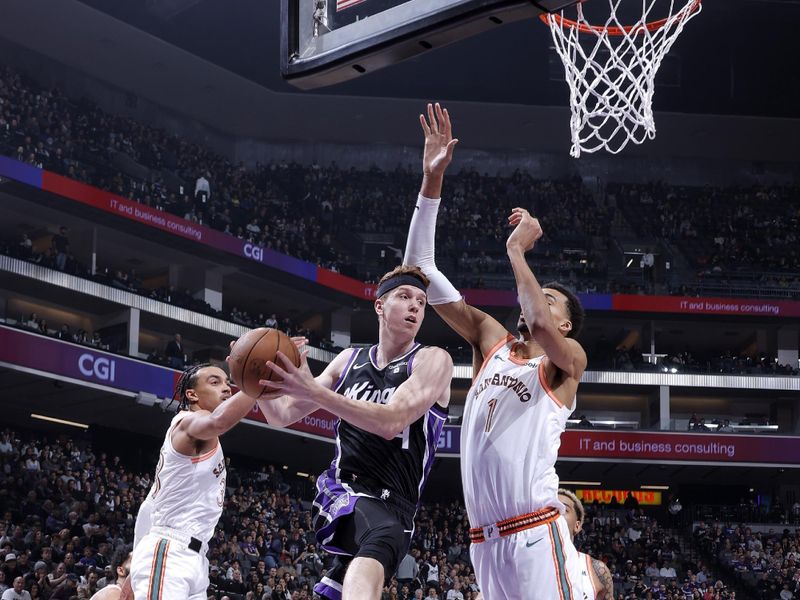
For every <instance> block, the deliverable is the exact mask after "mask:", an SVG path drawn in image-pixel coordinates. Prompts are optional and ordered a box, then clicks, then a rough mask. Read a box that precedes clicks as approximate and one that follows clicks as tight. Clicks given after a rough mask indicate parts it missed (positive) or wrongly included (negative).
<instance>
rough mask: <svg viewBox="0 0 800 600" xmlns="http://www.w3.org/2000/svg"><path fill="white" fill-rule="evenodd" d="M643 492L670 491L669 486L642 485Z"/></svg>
mask: <svg viewBox="0 0 800 600" xmlns="http://www.w3.org/2000/svg"><path fill="white" fill-rule="evenodd" d="M639 487H640V488H641V489H643V490H668V489H669V486H668V485H640V486H639Z"/></svg>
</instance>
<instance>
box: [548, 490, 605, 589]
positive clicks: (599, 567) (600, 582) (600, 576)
mask: <svg viewBox="0 0 800 600" xmlns="http://www.w3.org/2000/svg"><path fill="white" fill-rule="evenodd" d="M558 499H559V500H561V502H562V503H563V504H564V518H565V519H566V520H567V525H568V526H569V533H570V536H571V538H572V540H573V542H574V541H575V536H576V535H578V534H579V533H580V531H581V529H583V519H584V516H585V514H586V513H585V512H584V509H583V503H582V502H581V501H580V500H578V497H577V496H576V495H575V494H573V493H572V492H570V491H569V490H565V489H563V488H562V489H559V490H558ZM578 556H580V558H581V571H580V575H581V579H582V580H583V585H582V586H581V588H582V590H583V598H582V599H581V600H614V580H613V579H612V577H611V571H609V570H608V567H607V566H606V564H605V563H604V562H603V561H602V560H599V559H597V558H593V557H591V556H589V555H588V554H585V553H583V552H578Z"/></svg>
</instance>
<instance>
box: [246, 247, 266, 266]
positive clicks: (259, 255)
mask: <svg viewBox="0 0 800 600" xmlns="http://www.w3.org/2000/svg"><path fill="white" fill-rule="evenodd" d="M244 255H245V256H246V257H247V258H252V259H253V260H257V261H258V262H262V261H263V260H264V249H263V248H259V247H258V246H254V245H253V244H245V245H244Z"/></svg>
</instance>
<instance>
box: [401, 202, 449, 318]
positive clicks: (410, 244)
mask: <svg viewBox="0 0 800 600" xmlns="http://www.w3.org/2000/svg"><path fill="white" fill-rule="evenodd" d="M438 214H439V200H432V199H431V198H426V197H425V196H422V195H420V196H419V198H418V199H417V206H416V208H415V209H414V215H413V216H412V217H411V225H410V226H409V228H408V241H406V255H405V257H404V259H403V262H404V263H405V264H407V265H415V266H417V267H419V268H420V269H421V270H422V272H423V273H425V276H426V277H427V278H428V279H430V280H431V284H430V285H429V286H428V304H434V305H435V304H449V303H451V302H458V301H459V300H461V294H460V293H459V291H458V290H457V289H456V288H455V287H454V286H453V284H452V283H450V281H449V280H448V279H447V277H445V276H444V275H443V274H442V273H441V272H440V271H439V269H437V268H436V260H435V257H434V254H435V239H436V216H437V215H438Z"/></svg>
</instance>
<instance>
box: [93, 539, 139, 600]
mask: <svg viewBox="0 0 800 600" xmlns="http://www.w3.org/2000/svg"><path fill="white" fill-rule="evenodd" d="M111 568H112V569H113V571H114V577H116V580H115V581H114V582H113V583H109V584H108V585H106V586H104V587H103V589H101V590H98V591H97V593H96V594H95V595H94V596H92V597H91V600H120V598H121V596H122V588H123V586H124V585H125V582H126V581H127V580H128V577H129V576H130V573H131V546H127V545H126V546H122V547H121V548H117V550H116V552H114V556H113V557H112V558H111Z"/></svg>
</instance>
